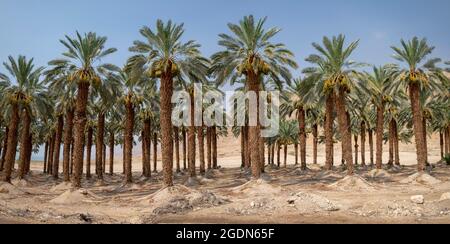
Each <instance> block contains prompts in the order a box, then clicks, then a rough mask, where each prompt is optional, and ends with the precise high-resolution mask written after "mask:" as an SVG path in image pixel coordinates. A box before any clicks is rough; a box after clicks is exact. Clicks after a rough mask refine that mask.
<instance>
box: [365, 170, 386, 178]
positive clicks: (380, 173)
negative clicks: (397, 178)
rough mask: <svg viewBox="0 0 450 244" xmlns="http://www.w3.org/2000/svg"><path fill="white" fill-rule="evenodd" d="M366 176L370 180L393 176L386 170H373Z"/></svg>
mask: <svg viewBox="0 0 450 244" xmlns="http://www.w3.org/2000/svg"><path fill="white" fill-rule="evenodd" d="M366 176H367V177H369V178H390V177H391V174H390V173H389V172H387V171H386V170H384V169H372V170H371V171H369V172H368V173H367V174H366Z"/></svg>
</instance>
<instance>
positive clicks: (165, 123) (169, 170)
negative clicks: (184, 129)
mask: <svg viewBox="0 0 450 244" xmlns="http://www.w3.org/2000/svg"><path fill="white" fill-rule="evenodd" d="M169 66H170V67H168V68H167V69H168V70H171V65H169ZM160 89H161V98H160V99H161V101H160V107H161V111H160V114H161V119H160V120H161V153H162V166H163V176H164V177H163V178H164V179H163V181H164V185H165V186H166V187H170V186H173V176H172V174H173V136H172V135H173V133H172V101H171V100H172V94H173V80H172V76H171V74H164V75H163V77H162V79H161V88H160Z"/></svg>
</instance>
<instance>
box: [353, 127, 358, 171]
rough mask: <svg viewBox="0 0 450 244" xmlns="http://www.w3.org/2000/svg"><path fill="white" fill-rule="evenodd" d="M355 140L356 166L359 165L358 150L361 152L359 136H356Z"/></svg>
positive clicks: (354, 136)
mask: <svg viewBox="0 0 450 244" xmlns="http://www.w3.org/2000/svg"><path fill="white" fill-rule="evenodd" d="M353 138H354V139H355V165H358V150H359V145H358V134H354V135H353Z"/></svg>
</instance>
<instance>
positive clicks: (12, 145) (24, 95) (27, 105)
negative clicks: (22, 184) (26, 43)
mask: <svg viewBox="0 0 450 244" xmlns="http://www.w3.org/2000/svg"><path fill="white" fill-rule="evenodd" d="M8 59H9V63H6V62H5V63H3V65H4V66H5V68H6V70H7V71H8V72H9V74H10V75H11V77H12V78H13V79H14V81H15V82H14V83H13V82H12V80H11V79H10V78H9V77H8V76H7V75H5V74H0V82H2V83H4V84H11V85H10V86H8V87H6V88H5V89H4V90H3V96H2V101H1V104H2V107H3V108H5V107H6V106H7V107H8V109H9V113H10V116H9V117H10V123H9V126H8V129H9V131H8V135H7V136H8V142H7V143H8V147H7V151H6V156H5V165H4V167H5V168H4V170H5V172H4V178H3V181H5V182H8V183H11V172H12V169H13V165H14V163H15V160H16V150H17V141H18V140H17V139H18V138H17V134H18V127H19V123H20V121H22V127H23V129H22V135H21V151H20V166H19V168H20V170H19V177H22V178H23V176H24V164H25V157H26V151H25V149H26V145H27V143H28V140H29V139H30V136H29V134H30V127H31V116H32V115H33V114H32V113H33V112H34V111H33V109H35V108H41V107H43V106H42V105H43V104H45V103H44V97H45V96H44V90H45V87H44V86H43V83H42V81H41V80H40V76H41V73H42V71H43V68H42V67H40V68H35V66H34V64H33V59H30V60H27V58H26V57H25V56H19V57H18V59H17V60H15V59H14V58H13V57H12V56H9V58H8ZM19 113H22V119H20V115H19Z"/></svg>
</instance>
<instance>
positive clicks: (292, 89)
mask: <svg viewBox="0 0 450 244" xmlns="http://www.w3.org/2000/svg"><path fill="white" fill-rule="evenodd" d="M313 85H314V83H311V82H307V81H306V80H303V79H300V78H299V79H296V80H294V82H293V83H291V84H289V85H288V87H287V91H286V92H285V93H284V94H283V103H282V105H281V108H280V110H281V111H282V113H284V114H285V115H288V116H292V114H293V113H294V112H295V113H296V117H297V121H298V125H299V139H298V140H297V141H299V142H300V163H301V169H302V170H306V111H307V107H308V104H307V103H308V101H307V100H306V96H305V95H306V94H307V93H308V92H309V91H310V90H311V89H312V86H313Z"/></svg>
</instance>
